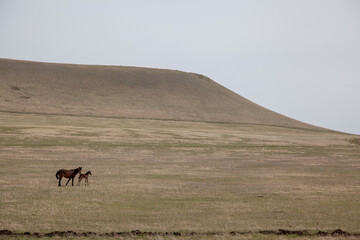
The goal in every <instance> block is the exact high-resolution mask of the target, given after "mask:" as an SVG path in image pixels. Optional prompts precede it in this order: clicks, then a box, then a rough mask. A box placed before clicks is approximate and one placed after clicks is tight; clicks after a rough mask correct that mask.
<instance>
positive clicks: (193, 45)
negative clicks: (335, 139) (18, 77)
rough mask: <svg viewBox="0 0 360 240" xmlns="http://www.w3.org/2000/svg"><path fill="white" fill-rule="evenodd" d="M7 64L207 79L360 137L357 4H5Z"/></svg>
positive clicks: (1, 31) (2, 34)
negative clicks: (147, 70) (168, 72)
mask: <svg viewBox="0 0 360 240" xmlns="http://www.w3.org/2000/svg"><path fill="white" fill-rule="evenodd" d="M0 58H11V59H21V60H33V61H43V62H56V63H76V64H98V65H122V66H140V67H153V68H164V69H175V70H181V71H185V72H195V73H200V74H203V75H206V76H208V77H210V78H211V79H213V80H214V81H216V82H218V83H220V84H221V85H223V86H225V87H227V88H229V89H230V90H232V91H234V92H236V93H238V94H239V95H241V96H243V97H246V98H247V99H249V100H251V101H253V102H255V103H257V104H259V105H262V106H264V107H266V108H268V109H270V110H273V111H275V112H278V113H281V114H283V115H286V116H288V117H291V118H295V119H297V120H300V121H303V122H306V123H310V124H313V125H317V126H321V127H325V128H330V129H333V130H338V131H343V132H348V133H353V134H360V108H359V104H360V1H358V0H352V1H351V0H337V1H335V0H272V1H268V0H233V1H232V0H218V1H213V0H172V1H171V0H151V1H149V0H123V1H122V0H97V1H94V0H77V1H73V0H61V1H50V0H33V1H27V0H0Z"/></svg>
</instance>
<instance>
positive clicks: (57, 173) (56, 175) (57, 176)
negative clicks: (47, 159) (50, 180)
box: [55, 170, 60, 179]
mask: <svg viewBox="0 0 360 240" xmlns="http://www.w3.org/2000/svg"><path fill="white" fill-rule="evenodd" d="M59 173H60V170H59V171H57V172H56V174H55V177H56V179H59Z"/></svg>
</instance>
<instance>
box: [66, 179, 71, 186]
mask: <svg viewBox="0 0 360 240" xmlns="http://www.w3.org/2000/svg"><path fill="white" fill-rule="evenodd" d="M70 180H71V178H69V180H68V181H67V183H66V186H67V185H68V183H69V182H70Z"/></svg>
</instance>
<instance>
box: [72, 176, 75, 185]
mask: <svg viewBox="0 0 360 240" xmlns="http://www.w3.org/2000/svg"><path fill="white" fill-rule="evenodd" d="M74 178H75V176H74V177H72V178H71V179H72V181H71V185H72V186H74Z"/></svg>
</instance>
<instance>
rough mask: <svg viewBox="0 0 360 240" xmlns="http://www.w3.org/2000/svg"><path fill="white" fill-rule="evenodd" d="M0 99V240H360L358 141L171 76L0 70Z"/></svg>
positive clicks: (196, 79) (22, 64) (26, 67)
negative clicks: (78, 172) (78, 174)
mask: <svg viewBox="0 0 360 240" xmlns="http://www.w3.org/2000/svg"><path fill="white" fill-rule="evenodd" d="M0 86H1V87H0V216H1V217H0V239H9V238H12V239H29V238H30V239H38V238H39V236H37V235H36V234H37V233H40V234H42V235H41V236H42V238H41V239H62V238H64V237H67V238H74V239H88V238H90V239H113V238H120V239H149V240H150V239H151V240H155V239H156V240H161V239H180V238H181V239H269V240H270V239H271V240H272V239H291V238H295V237H296V238H297V239H309V238H310V239H324V240H327V239H333V238H336V239H355V238H356V237H359V236H360V233H359V232H360V230H359V226H360V214H359V213H360V144H359V143H360V142H359V139H360V137H359V136H354V135H349V134H344V133H338V132H334V131H329V130H326V129H322V128H319V127H314V126H311V125H308V124H305V123H302V122H299V121H296V120H293V119H290V118H287V117H285V116H282V115H280V114H277V113H274V112H272V111H270V110H267V109H265V108H263V107H261V106H259V105H256V104H255V103H252V102H251V101H249V100H247V99H245V98H243V97H241V96H239V95H237V94H235V93H233V92H231V91H230V90H228V89H226V88H224V87H222V86H220V85H219V84H217V83H215V82H214V81H212V80H210V79H209V78H207V77H204V76H202V75H199V74H194V73H184V72H180V71H171V70H161V69H146V68H132V67H120V66H85V65H70V64H48V63H36V62H27V61H15V60H8V59H0ZM80 166H81V167H83V172H84V173H85V172H87V171H88V170H91V172H92V173H93V175H92V176H90V178H89V183H90V185H89V186H84V182H83V183H82V185H81V186H77V185H76V182H75V186H62V187H58V186H57V185H58V181H57V179H56V178H55V173H56V172H57V170H59V169H63V168H65V169H73V168H77V167H80ZM65 183H66V179H63V181H62V184H63V185H65ZM279 229H285V230H291V231H299V232H298V233H294V234H293V233H291V234H289V232H288V234H287V235H280V234H278V233H281V234H282V233H284V231H282V230H281V231H280V230H279ZM337 229H341V230H342V231H346V232H348V233H355V234H357V233H359V234H358V235H354V234H353V235H352V236H349V235H347V236H346V235H344V234H342V235H341V234H340V235H339V234H335V233H339V231H340V230H337ZM4 230H8V231H11V234H13V233H15V235H6V234H5V233H9V234H10V232H6V231H4ZM134 230H139V231H140V232H135V233H143V232H148V234H128V233H129V232H131V231H134ZM303 230H304V231H305V233H307V235H306V236H305V235H304V234H301V233H304V232H302V231H303ZM335 230H337V231H335ZM55 231H74V232H76V234H77V235H76V234H74V232H71V233H68V234H67V235H66V236H62V235H61V234H62V233H61V232H57V235H56V234H55V236H50V235H54V234H53V232H55ZM234 231H235V233H234ZM319 231H323V232H322V233H324V232H328V233H334V234H319ZM334 231H335V232H334ZM25 232H29V233H30V235H29V234H27V235H20V234H21V233H25ZM86 232H92V233H97V234H96V235H94V234H87V235H86V236H85V235H84V236H83V235H81V234H82V233H86ZM149 232H150V233H155V232H156V233H159V234H157V235H151V234H150V233H149ZM167 232H168V233H170V234H166V233H167ZM115 233H116V234H115ZM193 233H194V234H193ZM314 233H317V234H314ZM16 234H18V235H16ZM31 234H32V235H31ZM45 234H48V235H45ZM112 235H114V236H112ZM179 235H181V236H179Z"/></svg>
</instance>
